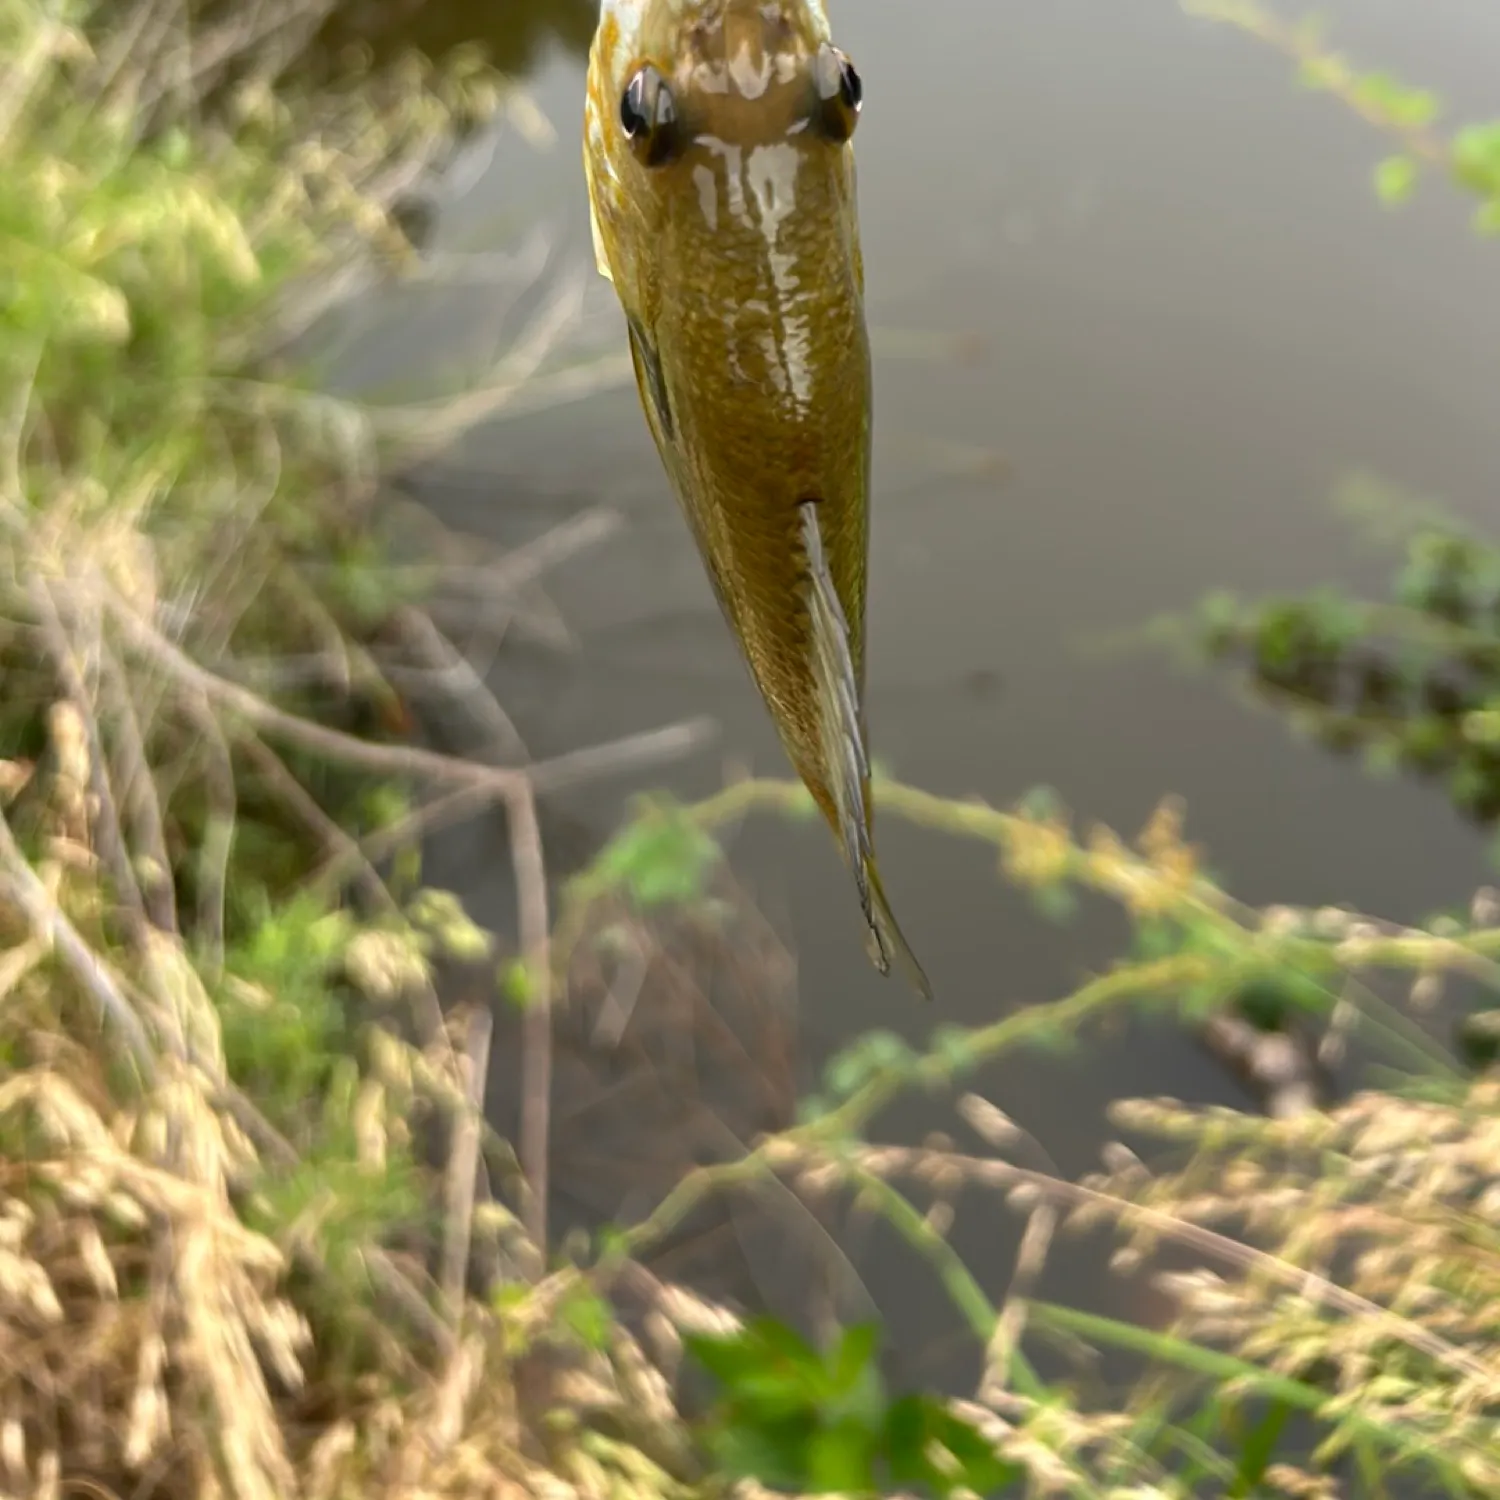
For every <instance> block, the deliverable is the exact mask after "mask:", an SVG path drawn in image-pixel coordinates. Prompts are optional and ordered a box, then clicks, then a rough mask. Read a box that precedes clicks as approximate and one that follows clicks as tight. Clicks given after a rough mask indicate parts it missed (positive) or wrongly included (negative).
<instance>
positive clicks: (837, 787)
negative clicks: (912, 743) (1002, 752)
mask: <svg viewBox="0 0 1500 1500" xmlns="http://www.w3.org/2000/svg"><path fill="white" fill-rule="evenodd" d="M801 515H802V536H803V544H804V546H805V548H806V551H807V563H808V584H807V603H808V612H809V616H810V618H811V621H812V637H813V670H814V674H815V677H816V682H817V694H818V726H819V732H820V734H821V735H822V739H823V743H822V745H821V746H820V749H821V752H822V762H823V772H824V775H825V776H826V777H827V780H828V786H829V790H830V792H831V793H832V796H833V801H834V807H835V809H836V811H837V815H838V835H839V839H840V841H841V843H842V845H843V851H844V860H845V863H846V864H847V865H848V866H849V869H850V872H851V873H852V874H853V876H854V884H855V888H856V889H857V890H858V892H859V904H860V906H861V908H862V909H863V911H864V915H865V924H866V926H867V928H868V935H867V939H866V947H867V948H868V950H869V953H870V959H871V962H872V963H874V965H875V967H876V968H877V969H879V970H880V972H881V973H882V974H889V973H890V971H891V960H892V958H894V959H895V960H896V962H897V963H898V964H899V965H900V966H901V968H902V969H903V970H904V971H905V973H906V975H907V978H908V979H909V980H910V981H911V983H912V985H913V987H914V988H915V989H916V991H917V993H918V994H919V995H920V996H921V997H922V998H923V999H924V1000H930V999H931V998H932V986H931V984H930V983H929V982H928V979H927V976H926V974H925V973H924V972H923V970H922V966H921V964H920V963H918V962H917V957H916V955H915V954H914V953H913V952H912V951H911V947H910V945H909V944H908V943H907V941H906V939H905V937H903V936H902V933H901V928H900V926H899V925H898V924H897V922H896V918H895V916H894V914H893V913H892V911H891V908H890V904H889V902H887V900H886V897H885V890H884V888H883V887H882V885H881V883H880V870H879V866H878V865H877V863H876V860H875V849H874V844H873V841H872V839H871V836H870V763H869V759H868V757H867V755H866V753H865V732H864V718H863V715H862V714H861V712H860V702H859V684H858V681H857V680H856V678H855V675H854V658H853V656H852V654H851V652H850V650H849V621H848V619H847V617H846V616H845V614H844V607H843V604H842V603H841V602H840V600H839V596H838V591H837V589H835V588H834V586H833V578H832V575H831V574H830V573H829V571H828V562H827V559H826V557H825V556H824V552H823V533H822V529H821V523H820V521H819V516H818V503H817V502H816V501H814V500H807V501H804V502H803V503H802V506H801Z"/></svg>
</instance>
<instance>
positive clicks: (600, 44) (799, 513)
mask: <svg viewBox="0 0 1500 1500" xmlns="http://www.w3.org/2000/svg"><path fill="white" fill-rule="evenodd" d="M849 67H850V65H849V64H848V62H847V59H845V58H843V56H842V54H840V53H838V52H837V51H836V50H835V49H834V48H833V46H832V41H831V38H830V35H829V29H828V19H827V15H826V13H825V11H824V9H823V7H822V5H821V4H818V3H815V0H604V3H603V6H602V8H601V14H600V23H599V27H598V30H597V32H596V34H595V38H594V44H593V47H592V49H591V52H590V58H589V79H588V98H587V104H586V109H585V131H584V164H585V170H586V174H587V178H588V187H589V201H590V210H591V222H592V229H593V237H594V247H595V254H596V257H597V260H598V266H599V270H600V272H601V273H602V274H603V275H604V276H606V277H607V278H608V279H609V280H610V281H611V282H612V283H613V285H614V288H615V292H616V294H617V296H618V297H619V300H620V304H621V307H622V309H623V311H624V313H625V316H626V321H627V324H628V327H629V335H630V345H631V353H632V359H633V362H634V365H635V371H636V381H637V386H638V388H639V391H640V396H641V403H642V406H643V408H644V411H645V415H646V420H647V424H648V426H649V427H650V429H651V433H652V437H653V438H654V440H655V442H656V446H657V450H658V452H659V453H660V455H661V459H662V463H663V465H664V467H665V469H666V471H667V475H668V478H669V480H670V481H671V485H672V489H673V491H674V492H675V494H676V496H677V499H678V501H679V503H680V505H681V508H682V510H683V513H684V515H685V516H686V518H687V521H688V524H689V528H690V530H691V531H692V533H693V536H694V540H695V542H696V543H697V546H698V549H699V552H700V553H701V555H702V557H703V560H704V564H705V567H706V569H707V571H708V574H709V577H710V580H711V581H712V583H713V586H714V592H715V594H716V595H717V597H718V601H719V605H720V608H721V610H722V611H723V613H724V615H725V617H726V619H727V620H728V622H729V625H730V627H731V629H732V630H733V632H734V635H735V637H736V639H737V640H738V642H739V645H740V648H741V651H742V653H743V655H744V657H745V659H746V661H747V663H748V665H749V668H750V671H751V675H752V676H753V677H754V679H755V682H756V685H757V687H758V688H759V690H760V693H761V696H762V698H763V699H764V700H765V703H766V706H767V708H768V709H769V710H770V713H771V716H772V719H773V720H774V722H775V724H776V728H777V731H778V733H779V735H780V737H781V741H782V744H783V746H784V747H785V749H786V752H787V755H788V757H789V758H790V760H791V762H792V764H793V766H794V767H795V769H796V771H797V773H798V775H799V776H800V777H801V778H802V780H803V782H804V783H805V784H806V786H807V788H808V790H809V792H810V793H811V794H812V797H813V799H814V801H815V802H816V803H817V805H818V807H819V809H820V810H821V812H822V813H823V816H824V818H825V819H826V820H827V822H828V824H829V826H830V827H831V828H832V830H833V832H834V833H835V835H836V836H837V839H838V841H839V846H840V848H841V850H842V852H843V855H844V859H845V862H846V863H847V864H848V866H849V868H850V870H851V872H852V874H853V876H854V880H855V885H856V888H857V890H858V893H859V898H860V905H861V908H862V910H863V913H864V917H865V922H866V925H867V927H868V929H869V933H868V936H869V942H868V947H869V951H870V954H871V957H872V959H873V961H874V962H875V964H876V966H877V967H878V968H879V969H880V970H881V971H882V972H888V971H889V969H890V967H891V963H892V960H893V959H894V960H895V961H896V962H897V963H899V964H900V966H901V967H902V968H903V969H904V970H905V972H906V973H907V975H908V977H909V978H910V979H911V981H912V983H913V984H914V986H915V987H916V989H917V990H918V992H919V993H920V994H922V995H923V996H924V997H925V996H928V995H930V987H929V985H928V982H927V979H926V976H925V975H924V973H923V972H922V969H921V966H920V965H919V964H918V963H917V960H916V958H915V957H914V956H913V955H912V952H911V950H910V948H909V947H908V945H907V943H906V940H905V939H904V937H903V936H902V934H901V931H900V928H899V926H898V925H897V923H896V920H895V918H894V916H893V915H892V914H891V911H890V908H889V905H888V903H887V901H886V898H885V895H884V892H883V889H882V886H881V882H880V877H879V872H878V868H877V864H876V859H875V851H874V843H873V838H872V834H871V823H872V816H873V809H872V805H871V796H870V770H869V752H868V744H867V735H866V729H865V722H864V707H863V705H864V679H865V649H864V638H865V593H866V585H865V579H866V570H867V563H868V553H869V493H870V423H871V401H872V393H871V374H870V349H869V339H868V335H867V332H866V327H865V319H864V266H863V261H862V258H861V252H860V244H859V228H858V219H857V215H856V204H855V179H854V157H853V150H852V147H851V145H850V139H849V138H850V136H851V135H852V133H853V128H854V120H855V117H856V116H857V113H858V107H859V94H858V92H856V91H854V90H853V88H852V85H851V84H850V72H849ZM829 80H832V85H833V86H832V87H831V88H830V86H829Z"/></svg>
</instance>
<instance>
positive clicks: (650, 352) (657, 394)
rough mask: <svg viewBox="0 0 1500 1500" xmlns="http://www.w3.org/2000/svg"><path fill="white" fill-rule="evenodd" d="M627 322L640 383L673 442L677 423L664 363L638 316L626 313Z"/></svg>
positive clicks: (664, 430)
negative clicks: (662, 365)
mask: <svg viewBox="0 0 1500 1500" xmlns="http://www.w3.org/2000/svg"><path fill="white" fill-rule="evenodd" d="M625 322H626V325H627V326H628V328H629V331H630V349H631V353H632V354H633V355H634V356H635V373H636V380H637V383H638V384H639V385H640V387H641V391H642V393H643V394H644V396H645V397H646V399H647V400H648V401H649V402H650V403H651V407H652V410H653V412H654V414H655V417H656V421H657V423H658V424H659V426H660V428H661V434H662V437H663V438H664V439H665V440H666V441H667V442H669V443H670V442H673V441H674V440H675V439H676V436H677V424H676V422H675V421H674V419H673V416H672V399H671V397H670V396H669V395H668V394H667V377H666V374H665V373H664V372H663V370H662V367H661V356H660V355H659V354H657V352H656V345H655V344H653V343H652V342H651V340H650V339H649V338H648V337H647V335H646V330H645V329H644V328H643V327H642V326H641V321H640V319H639V318H637V317H634V316H633V315H631V314H628V313H627V314H626V317H625Z"/></svg>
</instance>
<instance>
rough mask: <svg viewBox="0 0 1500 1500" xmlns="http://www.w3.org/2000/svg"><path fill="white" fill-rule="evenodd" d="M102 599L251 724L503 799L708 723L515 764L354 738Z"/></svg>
mask: <svg viewBox="0 0 1500 1500" xmlns="http://www.w3.org/2000/svg"><path fill="white" fill-rule="evenodd" d="M110 607H111V609H112V611H113V613H114V614H115V616H116V617H117V619H118V621H119V623H120V626H121V628H122V629H123V631H124V633H125V634H126V636H127V637H128V638H129V639H130V641H131V643H132V644H133V645H134V646H135V648H136V649H137V650H138V651H140V652H141V654H142V655H144V656H147V657H149V658H150V659H151V660H152V661H154V662H155V663H156V664H157V666H158V667H160V668H162V669H163V670H165V671H167V672H170V673H172V674H173V675H174V676H176V677H177V678H178V679H179V680H180V681H182V682H184V683H186V684H187V685H189V686H191V687H193V688H195V689H197V690H198V691H200V692H202V693H203V694H205V695H206V696H207V697H208V698H209V700H210V701H211V702H214V703H217V704H218V705H219V706H220V707H221V708H222V709H225V710H226V711H228V712H230V713H234V714H237V715H239V716H240V717H241V718H243V719H245V720H246V721H247V722H248V723H250V724H252V725H253V726H254V727H255V728H256V729H259V730H261V731H263V732H265V733H266V734H270V735H274V736H277V737H279V738H282V739H286V740H289V741H291V742H293V743H294V744H298V745H300V746H302V747H303V749H306V750H310V751H312V752H313V753H315V754H319V755H323V756H325V757H326V758H328V759H329V760H334V761H338V762H340V763H342V764H344V765H349V766H357V767H359V768H361V769H363V770H366V771H371V772H374V773H376V774H377V775H387V776H426V777H429V778H431V779H433V780H437V781H446V782H448V783H449V784H450V785H454V786H468V787H472V788H475V789H476V790H478V789H480V788H483V789H484V790H485V791H486V792H488V794H489V795H490V797H491V798H493V799H496V800H501V801H508V800H509V799H510V798H511V797H514V796H515V795H517V790H518V788H519V787H521V786H523V785H524V786H525V787H526V788H527V790H528V792H536V793H542V792H549V791H554V790H556V789H557V788H559V787H563V786H568V785H571V784H573V783H575V782H578V781H584V780H587V779H589V778H590V777H592V776H595V775H599V774H602V773H604V772H616V771H629V770H635V769H637V768H639V767H640V766H642V765H648V764H651V763H654V762H656V761H659V760H662V759H670V758H672V757H674V756H677V755H681V754H685V753H686V752H687V751H689V750H691V749H693V748H695V747H696V746H697V745H699V744H701V743H703V741H704V740H705V739H706V738H707V736H708V734H709V733H710V732H711V729H712V725H711V722H710V721H709V720H707V719H695V720H689V721H688V722H686V723H683V724H678V725H673V726H671V727H669V728H667V729H659V730H654V731H652V732H650V733H647V734H640V735H633V736H630V737H629V738H627V739H622V740H618V741H615V742H614V743H612V744H608V745H599V746H594V747H592V748H590V749H587V750H578V751H574V752H572V753H571V754H568V755H560V756H557V757H556V758H555V759H552V760H545V761H539V762H537V763H536V764H535V765H532V766H527V767H526V768H525V769H523V770H507V769H504V768H501V767H498V766H486V765H482V764H480V763H478V762H476V761H469V760H463V759H460V758H459V757H457V756H452V755H443V754H441V753H440V752H438V751H435V750H424V749H421V748H419V747H417V746H410V745H389V744H382V743H380V742H379V741H374V740H362V739H359V738H358V737H357V736H355V735H352V734H344V733H342V732H341V731H339V730H337V729H328V728H325V727H324V726H323V725H321V724H316V723H314V722H313V721H312V720H310V719H304V718H300V717H299V716H298V715H296V714H292V713H288V712H287V711H286V710H285V709H281V708H277V707H276V706H275V705H274V704H272V703H268V702H267V701H266V700H265V699H264V698H261V697H259V696H258V695H257V694H255V693H252V692H251V691H250V690H249V689H248V688H243V687H240V686H239V685H238V684H237V683H233V682H228V681H226V680H225V679H224V678H222V677H220V676H218V675H217V674H215V673H213V672H210V671H209V670H208V669H207V668H205V667H200V666H199V665H198V663H197V662H195V661H194V660H193V659H192V658H191V657H190V656H188V655H187V653H186V652H184V651H183V650H181V649H180V648H179V647H177V646H176V645H174V644H173V643H172V642H171V641H169V640H168V639H167V638H166V637H165V636H163V635H162V634H161V633H160V632H159V631H158V630H156V629H155V628H154V627H153V626H152V625H150V624H148V623H147V622H146V621H145V620H143V619H142V618H141V617H140V615H138V614H137V613H136V612H135V611H134V610H133V609H131V608H130V607H129V606H128V605H126V604H124V603H122V602H120V601H115V600H112V601H110Z"/></svg>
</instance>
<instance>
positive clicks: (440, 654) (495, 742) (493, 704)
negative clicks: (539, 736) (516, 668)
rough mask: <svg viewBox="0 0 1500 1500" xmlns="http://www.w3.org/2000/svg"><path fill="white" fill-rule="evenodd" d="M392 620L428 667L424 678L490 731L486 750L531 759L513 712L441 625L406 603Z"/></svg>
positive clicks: (514, 758) (522, 759)
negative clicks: (487, 683) (510, 713)
mask: <svg viewBox="0 0 1500 1500" xmlns="http://www.w3.org/2000/svg"><path fill="white" fill-rule="evenodd" d="M392 624H393V625H394V626H395V628H396V629H397V630H398V631H399V632H400V633H401V635H402V638H403V639H404V640H405V642H406V644H407V646H408V647H409V649H410V650H411V652H412V654H413V655H414V656H415V657H416V658H417V659H418V660H419V661H420V662H421V663H422V665H423V666H424V667H426V668H427V669H428V670H427V671H426V673H425V674H424V677H425V680H426V681H427V682H430V683H433V684H435V685H436V686H437V687H438V689H439V690H440V691H441V692H442V693H443V696H444V697H447V698H450V699H452V700H454V701H455V702H457V703H458V704H460V705H461V706H462V707H463V708H464V709H465V710H467V711H468V713H469V714H470V716H471V717H472V718H473V719H474V720H475V722H476V723H477V724H478V725H479V727H480V728H481V729H482V730H484V731H485V732H486V733H487V734H488V735H489V737H490V740H491V744H490V745H489V746H487V747H485V749H486V751H489V752H493V754H494V755H495V756H496V757H503V758H505V759H509V760H514V761H526V760H529V759H530V756H529V754H528V753H527V749H526V742H525V740H523V739H522V738H521V733H520V731H519V730H518V729H517V728H516V726H515V724H514V723H513V722H512V721H511V717H510V715H509V714H508V713H506V712H505V710H504V709H503V708H502V707H501V706H500V700H499V699H498V698H496V697H495V695H494V694H493V693H492V692H491V691H490V690H489V688H488V687H487V686H486V684H485V682H484V679H483V678H482V677H481V676H480V675H479V673H478V671H476V670H475V667H474V664H473V663H472V662H471V661H469V659H468V658H467V657H466V656H465V655H464V654H463V652H462V651H460V650H459V649H458V647H457V646H455V645H454V644H453V642H452V641H450V640H449V639H448V637H447V636H446V635H444V634H443V632H442V631H441V630H439V629H438V627H437V626H436V625H435V624H434V623H433V621H432V619H431V617H430V616H429V615H426V614H424V613H423V612H422V611H421V610H419V609H413V608H411V607H410V606H403V607H402V608H400V609H398V610H397V611H396V613H395V615H394V616H393V618H392ZM480 753H483V752H480ZM486 758H488V755H486Z"/></svg>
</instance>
